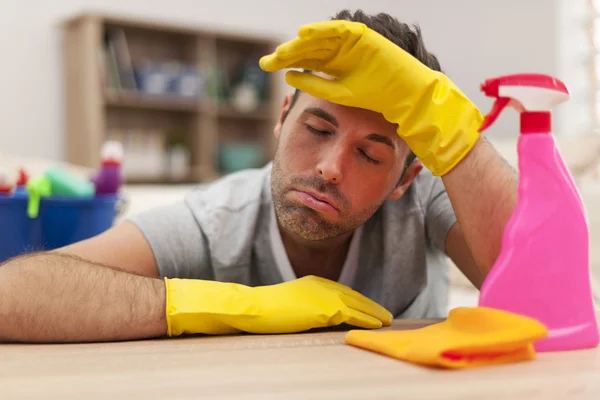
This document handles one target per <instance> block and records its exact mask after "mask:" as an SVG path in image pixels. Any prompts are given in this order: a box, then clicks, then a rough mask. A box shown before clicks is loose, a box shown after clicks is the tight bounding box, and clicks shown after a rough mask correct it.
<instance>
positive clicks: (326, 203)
mask: <svg viewBox="0 0 600 400" xmlns="http://www.w3.org/2000/svg"><path fill="white" fill-rule="evenodd" d="M291 194H292V195H293V196H294V198H296V199H297V200H299V201H300V202H301V203H302V204H304V205H305V206H307V207H309V208H312V209H313V210H315V211H318V212H322V213H339V210H338V208H337V207H336V206H335V203H334V202H333V200H331V199H330V198H329V197H327V196H325V195H323V194H320V193H317V192H314V191H312V190H295V189H294V190H292V191H291Z"/></svg>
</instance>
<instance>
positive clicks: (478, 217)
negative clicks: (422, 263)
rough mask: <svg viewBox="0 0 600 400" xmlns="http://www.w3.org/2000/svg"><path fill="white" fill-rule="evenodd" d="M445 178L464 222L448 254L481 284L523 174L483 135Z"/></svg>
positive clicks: (448, 240)
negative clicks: (520, 176) (519, 178)
mask: <svg viewBox="0 0 600 400" xmlns="http://www.w3.org/2000/svg"><path fill="white" fill-rule="evenodd" d="M442 181H443V182H444V186H445V187H446V191H447V192H448V197H449V198H450V201H451V203H452V207H453V208H454V211H455V213H456V218H457V221H458V222H457V224H456V225H455V226H454V227H453V228H452V229H451V230H450V232H449V233H448V236H447V238H446V253H447V254H448V256H449V257H450V258H452V260H453V261H454V262H455V263H456V265H457V267H458V268H459V269H460V270H461V271H462V272H463V273H464V274H465V275H466V276H467V278H469V279H470V280H471V282H472V283H473V284H474V285H475V286H476V287H477V288H480V287H481V284H482V283H483V280H484V279H485V277H486V276H487V274H488V272H489V271H490V269H491V268H492V266H493V264H494V262H495V261H496V258H497V257H498V255H499V253H500V248H501V244H502V235H503V233H504V227H505V226H506V223H507V222H508V220H509V218H510V216H511V214H512V212H513V210H514V207H515V205H516V202H517V189H518V176H517V173H516V171H515V170H514V169H513V168H512V167H511V166H510V165H508V163H507V162H506V161H505V160H504V159H503V158H502V156H500V154H498V152H497V151H496V150H495V149H494V148H493V147H492V146H491V145H490V144H489V143H488V142H487V140H485V138H484V137H481V138H480V139H479V140H478V141H477V143H476V144H475V146H474V147H473V149H472V150H471V151H470V152H469V154H468V155H467V156H466V157H465V158H464V159H463V160H462V161H461V162H460V163H459V164H458V165H457V166H456V167H455V168H454V169H452V170H451V171H450V172H449V173H447V174H446V175H444V176H443V177H442Z"/></svg>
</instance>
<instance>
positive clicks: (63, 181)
mask: <svg viewBox="0 0 600 400" xmlns="http://www.w3.org/2000/svg"><path fill="white" fill-rule="evenodd" d="M95 191H96V189H95V187H94V184H93V183H91V182H88V181H86V180H84V179H81V178H79V177H76V176H74V175H73V174H71V173H69V172H67V171H66V170H64V169H63V168H61V167H59V166H56V167H52V168H49V169H48V170H47V171H46V172H45V173H44V174H43V175H42V176H39V177H35V178H34V179H31V180H30V181H29V182H28V183H27V192H28V194H29V204H28V206H27V214H28V215H29V217H30V218H36V217H37V215H38V213H39V206H40V199H41V198H42V197H51V196H52V197H58V198H71V199H72V198H79V199H85V198H92V197H94V194H95Z"/></svg>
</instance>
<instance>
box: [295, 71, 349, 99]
mask: <svg viewBox="0 0 600 400" xmlns="http://www.w3.org/2000/svg"><path fill="white" fill-rule="evenodd" d="M307 66H310V64H307ZM312 67H317V68H306V69H310V70H313V71H320V69H319V68H318V67H319V63H314V64H313V65H312ZM325 72H326V71H325ZM285 81H286V82H287V83H288V85H290V86H292V87H295V88H296V89H299V90H301V91H303V92H306V93H308V94H310V95H311V96H314V97H319V98H322V99H325V100H328V101H331V102H334V103H340V104H344V103H343V99H344V98H348V97H349V96H351V93H350V92H349V91H348V89H347V88H345V87H344V86H343V85H341V84H340V83H339V82H336V81H334V80H329V79H325V78H323V77H320V76H317V75H314V74H312V73H309V72H300V71H288V72H287V73H286V74H285Z"/></svg>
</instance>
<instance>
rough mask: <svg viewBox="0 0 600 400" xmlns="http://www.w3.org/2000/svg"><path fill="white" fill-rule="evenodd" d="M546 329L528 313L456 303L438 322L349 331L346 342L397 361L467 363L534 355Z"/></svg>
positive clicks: (438, 364)
mask: <svg viewBox="0 0 600 400" xmlns="http://www.w3.org/2000/svg"><path fill="white" fill-rule="evenodd" d="M547 335H548V329H547V328H546V327H545V326H544V325H543V324H541V323H540V322H538V321H537V320H534V319H532V318H528V317H524V316H521V315H517V314H514V313H510V312H506V311H502V310H497V309H492V308H487V307H473V308H471V307H458V308H455V309H453V310H451V311H450V313H449V315H448V318H447V319H446V320H445V321H443V322H440V323H437V324H434V325H429V326H426V327H424V328H420V329H413V330H406V331H385V332H376V331H362V330H351V331H350V332H348V333H347V334H346V337H345V340H346V343H348V344H350V345H352V346H356V347H360V348H363V349H366V350H371V351H374V352H377V353H380V354H383V355H387V356H390V357H393V358H397V359H399V360H403V361H408V362H412V363H416V364H421V365H426V366H432V367H442V368H469V367H477V366H484V365H494V364H503V363H509V362H517V361H526V360H533V359H535V354H536V353H535V349H534V348H533V343H534V342H535V341H536V340H539V339H542V338H544V337H546V336H547Z"/></svg>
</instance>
